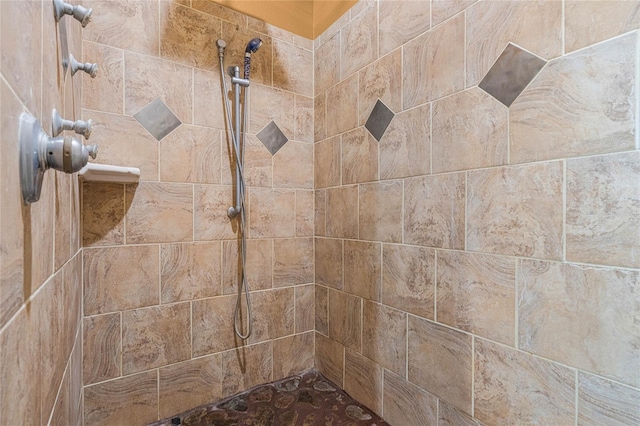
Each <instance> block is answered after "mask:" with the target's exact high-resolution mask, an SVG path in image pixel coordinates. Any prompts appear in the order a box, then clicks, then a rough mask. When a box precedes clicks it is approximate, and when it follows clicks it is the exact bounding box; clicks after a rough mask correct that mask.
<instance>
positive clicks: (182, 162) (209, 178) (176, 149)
mask: <svg viewBox="0 0 640 426" xmlns="http://www.w3.org/2000/svg"><path fill="white" fill-rule="evenodd" d="M220 134H221V132H220V131H219V130H215V129H207V128H205V127H198V126H190V125H186V124H183V125H182V126H179V127H178V128H177V129H175V130H174V131H173V132H171V134H169V135H167V136H166V137H165V138H164V139H162V142H160V145H159V146H160V180H161V181H163V182H194V183H195V182H197V183H220V170H221V152H220Z"/></svg>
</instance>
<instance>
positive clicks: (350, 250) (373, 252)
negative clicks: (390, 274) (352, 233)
mask: <svg viewBox="0 0 640 426" xmlns="http://www.w3.org/2000/svg"><path fill="white" fill-rule="evenodd" d="M381 253H382V247H381V244H379V243H369V242H365V241H349V240H347V241H345V242H344V291H346V292H347V293H351V294H353V295H356V296H359V297H362V298H364V299H369V300H375V301H380V287H381V275H380V268H381Z"/></svg>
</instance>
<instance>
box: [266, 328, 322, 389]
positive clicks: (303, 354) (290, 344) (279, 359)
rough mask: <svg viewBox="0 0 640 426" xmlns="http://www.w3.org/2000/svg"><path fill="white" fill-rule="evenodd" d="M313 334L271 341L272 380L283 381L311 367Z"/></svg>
mask: <svg viewBox="0 0 640 426" xmlns="http://www.w3.org/2000/svg"><path fill="white" fill-rule="evenodd" d="M313 348H314V333H313V332H309V333H304V334H296V335H293V336H289V337H285V338H282V339H277V340H274V341H273V359H274V361H275V362H274V364H273V380H279V379H283V378H285V377H289V376H291V375H293V374H297V373H300V372H301V371H304V370H308V369H309V368H311V367H312V366H313Z"/></svg>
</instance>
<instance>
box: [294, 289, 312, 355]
mask: <svg viewBox="0 0 640 426" xmlns="http://www.w3.org/2000/svg"><path fill="white" fill-rule="evenodd" d="M314 287H315V285H314V284H307V285H301V286H297V287H296V288H295V303H296V308H295V312H296V317H295V323H296V324H295V325H296V326H295V332H296V333H302V332H306V331H313V329H314V322H315V304H316V303H315V292H314ZM311 344H313V343H311Z"/></svg>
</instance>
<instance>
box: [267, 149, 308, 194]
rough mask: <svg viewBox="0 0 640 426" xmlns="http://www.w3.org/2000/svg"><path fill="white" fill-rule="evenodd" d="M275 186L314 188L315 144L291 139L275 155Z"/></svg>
mask: <svg viewBox="0 0 640 426" xmlns="http://www.w3.org/2000/svg"><path fill="white" fill-rule="evenodd" d="M273 186H274V187H278V188H307V189H311V188H313V145H311V144H308V143H301V142H295V141H289V142H287V143H286V144H285V145H284V146H283V147H282V148H281V149H280V150H279V151H278V152H277V153H276V155H274V156H273Z"/></svg>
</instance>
